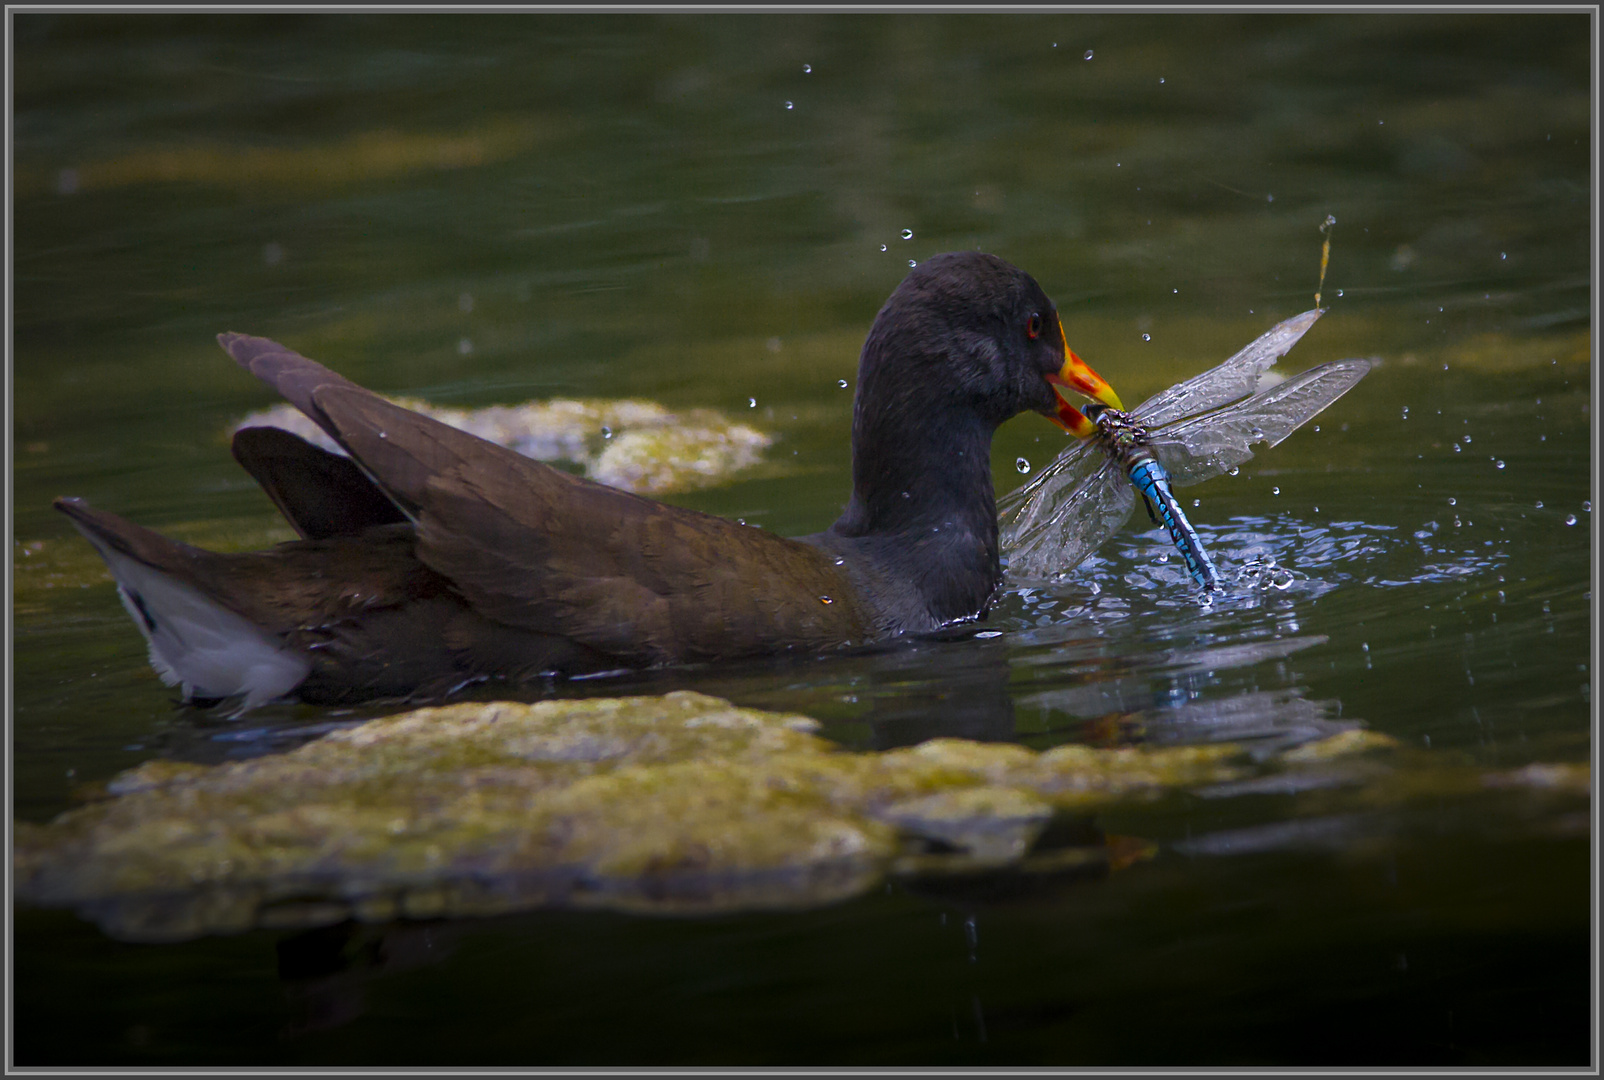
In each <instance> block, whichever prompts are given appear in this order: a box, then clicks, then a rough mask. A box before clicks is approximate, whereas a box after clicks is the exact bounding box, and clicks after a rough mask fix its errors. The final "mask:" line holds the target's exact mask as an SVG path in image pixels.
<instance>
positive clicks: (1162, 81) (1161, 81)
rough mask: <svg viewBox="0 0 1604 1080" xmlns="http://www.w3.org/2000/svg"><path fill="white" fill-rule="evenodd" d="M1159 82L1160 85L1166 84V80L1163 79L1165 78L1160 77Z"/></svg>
mask: <svg viewBox="0 0 1604 1080" xmlns="http://www.w3.org/2000/svg"><path fill="white" fill-rule="evenodd" d="M1158 84H1159V85H1160V86H1163V85H1164V80H1163V78H1160V79H1159V81H1158Z"/></svg>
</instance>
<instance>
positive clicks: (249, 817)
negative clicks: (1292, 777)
mask: <svg viewBox="0 0 1604 1080" xmlns="http://www.w3.org/2000/svg"><path fill="white" fill-rule="evenodd" d="M817 727H818V724H817V722H816V721H814V720H812V719H810V718H808V717H805V716H799V715H782V714H776V713H769V712H763V711H759V710H755V709H745V708H738V707H736V706H734V705H731V704H730V703H728V702H726V701H722V700H720V699H718V698H713V697H707V696H705V695H701V694H696V693H689V692H682V693H674V694H669V695H667V696H665V697H660V698H658V697H642V698H616V699H592V700H580V701H551V702H544V703H540V704H534V705H524V704H512V703H492V704H478V703H473V704H461V705H452V706H446V707H441V708H428V709H420V710H417V711H414V712H408V713H404V714H401V715H398V716H393V717H388V718H384V719H379V720H373V721H369V722H367V723H364V724H361V725H360V726H355V727H352V728H347V729H343V730H340V731H336V732H333V733H331V734H328V735H325V736H323V737H321V738H319V739H317V740H315V741H313V742H310V743H307V744H306V745H304V746H301V747H300V748H298V749H296V750H294V751H292V752H289V753H285V754H280V755H274V756H267V757H261V758H257V759H253V760H250V761H244V762H236V763H231V764H226V765H220V766H200V765H190V764H182V763H176V762H170V761H151V762H148V763H146V764H144V765H141V766H140V767H138V768H135V769H132V770H130V771H127V772H124V773H122V774H120V775H119V776H117V777H116V778H114V779H113V780H112V781H111V782H110V783H109V784H107V786H106V791H105V792H104V793H103V797H102V798H100V799H98V800H97V801H94V802H91V803H89V804H87V805H84V806H80V807H78V808H75V809H73V810H70V811H68V812H66V813H64V814H62V815H61V816H60V817H58V818H57V819H56V820H55V821H53V822H51V823H50V824H48V825H44V826H40V825H32V824H27V823H19V824H18V825H17V826H16V832H15V848H14V853H15V854H14V867H15V897H16V899H17V900H18V901H19V902H23V903H32V904H37V905H45V906H64V907H71V908H75V909H77V910H78V911H79V912H81V913H82V914H83V915H85V916H86V917H88V918H90V919H92V920H94V921H95V922H97V923H99V924H100V925H101V927H102V928H103V929H105V930H106V931H107V932H108V933H110V934H112V935H114V936H116V937H120V938H124V939H131V940H178V939H184V938H190V937H194V936H197V935H201V934H206V933H222V932H231V931H238V930H245V929H249V928H252V927H290V926H312V925H319V924H327V923H332V922H337V921H340V920H344V919H348V918H355V919H359V920H366V921H380V920H388V919H392V918H397V917H414V918H426V917H436V916H469V915H490V914H498V913H503V912H510V911H516V910H522V909H528V908H534V907H541V906H564V907H592V908H595V907H603V908H613V909H623V910H632V911H649V912H664V913H698V912H717V911H730V910H739V909H752V908H801V907H808V906H813V905H818V904H823V903H828V902H831V901H835V900H840V899H844V898H847V897H851V896H854V895H856V894H859V893H862V892H864V891H865V890H867V889H870V888H872V887H873V886H875V885H876V884H878V883H879V882H881V881H883V880H884V879H885V878H886V876H887V875H888V874H902V875H910V876H920V875H928V874H940V873H951V872H953V871H954V867H957V868H959V869H961V870H963V871H964V872H976V871H977V870H979V871H984V870H987V869H988V868H989V869H999V868H1009V867H1012V868H1019V867H1021V866H1027V867H1028V864H1029V863H1030V860H1031V859H1033V858H1034V859H1041V858H1044V856H1042V855H1041V854H1040V853H1034V854H1033V853H1032V851H1031V848H1032V844H1033V843H1034V842H1035V840H1036V839H1037V837H1038V836H1039V835H1040V833H1041V831H1042V829H1043V828H1044V827H1045V826H1046V824H1047V823H1048V821H1049V820H1050V819H1051V817H1052V816H1053V815H1054V813H1055V812H1058V811H1064V810H1070V811H1072V810H1083V809H1089V808H1092V807H1095V806H1098V805H1101V804H1105V803H1108V802H1110V801H1112V800H1116V799H1120V798H1127V797H1132V796H1140V795H1144V794H1152V793H1155V792H1159V791H1162V790H1164V789H1166V788H1171V787H1174V786H1177V785H1187V786H1191V785H1199V784H1216V783H1221V782H1226V781H1230V780H1232V779H1236V778H1240V777H1242V776H1244V775H1247V774H1249V773H1250V772H1252V771H1255V767H1254V766H1253V765H1252V764H1251V762H1250V760H1249V758H1248V757H1247V755H1246V754H1244V753H1243V752H1242V750H1241V748H1240V747H1237V746H1234V745H1211V746H1194V747H1177V748H1167V749H1145V748H1124V749H1094V748H1089V747H1084V746H1060V747H1057V748H1055V749H1051V750H1047V751H1045V752H1041V753H1038V752H1035V751H1033V750H1030V749H1028V748H1026V747H1023V746H1018V745H1014V744H997V743H976V742H968V741H964V740H957V739H935V740H932V741H929V742H925V743H922V744H920V745H918V746H914V747H909V748H904V749H897V750H890V751H885V752H877V753H859V752H852V751H848V750H844V749H842V748H840V747H838V746H836V745H835V744H833V743H831V742H829V741H827V740H825V739H823V738H820V737H819V736H818V735H816V734H814V732H815V731H816V729H817ZM1390 743H1391V740H1390V739H1387V738H1386V737H1385V736H1380V735H1375V734H1372V733H1370V732H1367V731H1364V730H1362V729H1352V730H1348V731H1344V732H1342V733H1340V734H1338V735H1335V736H1333V737H1331V738H1328V739H1326V740H1323V741H1322V743H1316V744H1306V745H1305V746H1303V747H1300V748H1299V749H1298V750H1297V751H1295V753H1300V754H1303V755H1304V756H1305V758H1306V759H1307V758H1308V756H1309V755H1310V754H1311V753H1313V754H1315V755H1316V756H1320V755H1329V756H1345V755H1347V754H1350V753H1353V752H1356V751H1362V750H1365V749H1369V748H1372V747H1374V746H1376V745H1378V744H1380V745H1387V744H1390Z"/></svg>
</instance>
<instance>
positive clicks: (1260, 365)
mask: <svg viewBox="0 0 1604 1080" xmlns="http://www.w3.org/2000/svg"><path fill="white" fill-rule="evenodd" d="M1320 315H1321V311H1320V309H1319V308H1316V309H1314V310H1313V311H1305V312H1304V313H1303V314H1302V315H1296V316H1293V317H1292V318H1290V319H1287V320H1286V321H1285V322H1280V323H1277V324H1276V325H1275V326H1273V327H1271V328H1270V329H1269V330H1268V331H1267V332H1265V333H1264V334H1261V335H1260V336H1259V337H1258V338H1257V339H1256V340H1254V341H1253V342H1252V343H1251V344H1249V345H1248V346H1247V348H1245V349H1243V350H1242V351H1241V352H1239V353H1237V354H1236V355H1235V356H1233V357H1231V359H1229V360H1227V361H1226V362H1225V363H1223V364H1221V365H1220V366H1218V367H1214V368H1210V369H1209V370H1207V371H1205V372H1204V373H1203V374H1201V375H1198V376H1196V377H1195V378H1191V379H1188V380H1187V381H1186V382H1183V383H1177V384H1176V385H1174V386H1172V387H1170V388H1169V389H1168V390H1164V391H1161V392H1159V393H1157V394H1155V395H1153V396H1152V397H1150V398H1148V399H1147V400H1146V401H1144V402H1142V404H1141V405H1139V406H1137V408H1136V411H1135V414H1134V415H1135V416H1136V418H1137V419H1138V420H1140V421H1141V422H1142V423H1143V424H1145V425H1147V426H1148V427H1150V428H1156V427H1163V426H1164V425H1165V424H1168V423H1172V422H1174V421H1175V420H1178V419H1180V418H1181V417H1183V416H1192V415H1194V414H1196V413H1200V412H1207V411H1208V410H1210V409H1217V408H1219V407H1220V406H1222V405H1228V404H1230V403H1231V402H1233V401H1236V400H1237V399H1239V398H1244V397H1247V396H1248V395H1249V394H1251V393H1253V391H1255V390H1257V389H1258V386H1259V376H1260V375H1263V374H1264V373H1265V372H1266V371H1268V370H1269V369H1270V368H1272V367H1274V366H1275V362H1276V361H1277V360H1279V359H1281V357H1283V356H1285V355H1286V354H1287V351H1288V350H1289V349H1291V348H1292V346H1294V345H1296V344H1297V343H1298V339H1299V338H1301V337H1303V335H1304V334H1306V333H1308V331H1309V327H1311V326H1313V325H1314V323H1315V320H1316V319H1318V318H1319V317H1320Z"/></svg>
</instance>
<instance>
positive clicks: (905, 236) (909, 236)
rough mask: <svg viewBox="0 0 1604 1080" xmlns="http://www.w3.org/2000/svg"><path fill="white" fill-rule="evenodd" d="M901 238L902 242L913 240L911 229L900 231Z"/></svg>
mask: <svg viewBox="0 0 1604 1080" xmlns="http://www.w3.org/2000/svg"><path fill="white" fill-rule="evenodd" d="M902 238H903V239H904V240H912V239H913V230H912V229H903V230H902Z"/></svg>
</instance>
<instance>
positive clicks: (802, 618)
mask: <svg viewBox="0 0 1604 1080" xmlns="http://www.w3.org/2000/svg"><path fill="white" fill-rule="evenodd" d="M218 341H219V342H220V343H221V344H222V346H223V347H224V348H225V349H226V350H227V351H228V352H229V354H230V355H231V356H233V357H234V359H235V360H237V361H238V362H239V363H240V364H241V365H242V366H243V367H245V368H246V369H247V370H249V371H251V372H252V373H253V374H255V375H256V376H258V377H259V378H261V379H263V380H264V381H266V382H268V383H269V384H271V385H272V386H273V387H274V388H275V389H277V390H278V391H279V393H281V394H283V395H284V397H286V398H287V399H289V401H290V402H291V403H293V404H294V405H295V406H296V407H298V408H299V409H300V410H301V411H302V412H304V413H306V414H307V416H309V417H311V418H312V419H313V420H315V421H316V422H317V423H318V424H319V425H321V426H322V427H323V429H324V430H325V431H327V432H328V433H329V435H330V436H332V437H333V438H334V439H335V441H337V442H339V443H340V444H341V445H342V446H344V447H345V448H346V450H347V451H349V452H350V453H351V456H352V457H353V458H354V459H355V460H356V461H357V462H358V463H359V464H360V465H361V467H362V469H363V471H364V472H365V473H367V474H368V476H369V477H371V478H372V479H373V480H374V481H375V483H376V484H377V485H378V486H379V487H380V488H381V489H383V491H384V492H385V494H386V495H388V496H389V497H390V498H391V499H392V500H393V501H394V502H395V503H396V504H397V505H398V506H399V507H400V508H401V509H402V510H403V511H404V512H405V513H406V514H407V515H408V516H409V517H411V518H412V519H413V520H414V521H415V522H417V525H418V548H417V554H418V557H419V558H421V559H422V560H423V561H424V562H425V563H427V564H428V565H429V566H430V567H431V568H433V569H434V570H435V571H437V572H438V573H440V574H442V575H443V576H445V577H446V578H448V579H449V580H450V581H451V582H452V584H453V585H454V586H455V587H456V588H457V589H459V590H460V591H461V593H462V595H463V596H465V597H466V598H467V599H468V600H469V602H470V603H472V605H473V606H474V608H475V609H476V610H477V611H479V612H480V613H481V614H483V615H485V616H486V617H488V618H491V619H495V620H497V621H498V622H502V623H505V624H507V625H511V626H518V627H523V628H526V629H530V630H535V631H538V632H541V633H550V634H561V635H563V636H564V637H567V638H570V639H572V640H574V641H576V642H579V643H581V644H584V645H587V646H589V647H591V648H595V649H599V650H602V651H605V652H607V653H610V654H612V655H615V656H617V657H618V658H619V659H620V660H622V661H625V662H628V663H654V662H673V661H682V660H697V659H713V658H722V657H733V656H741V655H749V654H757V653H762V652H772V651H775V650H777V649H783V648H787V647H801V648H816V647H820V646H825V645H828V644H831V643H834V642H841V641H847V640H853V639H861V638H863V637H865V636H867V635H868V634H870V633H871V632H872V629H873V619H872V617H871V614H870V613H869V612H868V610H867V609H866V608H865V607H864V606H863V605H862V604H860V603H859V601H858V600H857V597H856V593H855V591H854V589H853V587H852V585H851V584H850V583H849V581H848V580H847V578H846V575H845V573H844V572H843V571H842V569H841V568H839V567H837V566H836V565H835V563H834V560H833V559H832V558H830V557H829V556H828V555H826V554H825V553H823V552H822V551H820V550H818V549H816V548H814V547H811V546H809V545H807V544H803V543H800V542H798V541H794V540H787V539H784V538H782V537H778V536H775V535H773V534H772V533H766V532H763V531H762V530H760V529H754V528H748V527H746V526H742V525H737V524H736V523H734V522H731V521H727V520H725V519H723V518H717V517H713V516H711V515H707V514H700V513H697V512H695V511H690V510H684V509H679V508H676V507H670V506H665V505H663V504H662V503H657V502H653V501H652V500H650V499H644V498H641V497H639V496H636V495H632V494H629V493H626V492H622V491H618V490H616V489H613V488H608V487H605V486H603V485H600V484H595V483H591V482H589V481H586V480H582V479H580V478H578V477H575V476H571V475H569V474H567V473H564V472H561V471H559V470H556V469H553V468H550V467H549V466H546V465H542V464H540V463H538V462H535V461H531V460H529V459H528V458H525V457H522V456H521V455H519V454H517V453H514V452H513V451H511V450H508V449H505V448H504V447H499V446H496V445H494V444H493V443H489V442H486V441H485V440H483V439H479V438H477V437H475V436H472V435H468V434H466V433H464V432H460V431H457V430H456V429H454V428H451V427H449V426H447V425H445V424H442V423H439V422H438V421H435V420H431V419H429V418H428V417H424V416H420V415H418V414H416V413H413V412H410V411H408V410H406V409H403V408H401V407H399V406H396V405H392V404H390V403H389V402H387V401H385V400H384V399H383V398H380V397H379V396H378V395H376V394H373V393H372V392H370V391H368V390H365V389H363V388H362V387H360V386H358V385H357V384H355V383H353V382H351V381H350V380H349V379H346V378H344V377H343V376H340V375H337V374H335V373H334V372H332V371H330V370H329V369H328V368H325V367H323V366H322V365H321V364H318V363H316V362H314V361H312V360H309V359H307V358H306V357H303V356H300V355H299V354H297V353H295V352H293V351H291V350H290V349H287V348H285V347H284V346H283V345H280V344H278V343H277V342H274V341H270V340H268V339H266V338H257V337H248V336H246V335H243V334H222V335H220V336H219V337H218Z"/></svg>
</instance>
